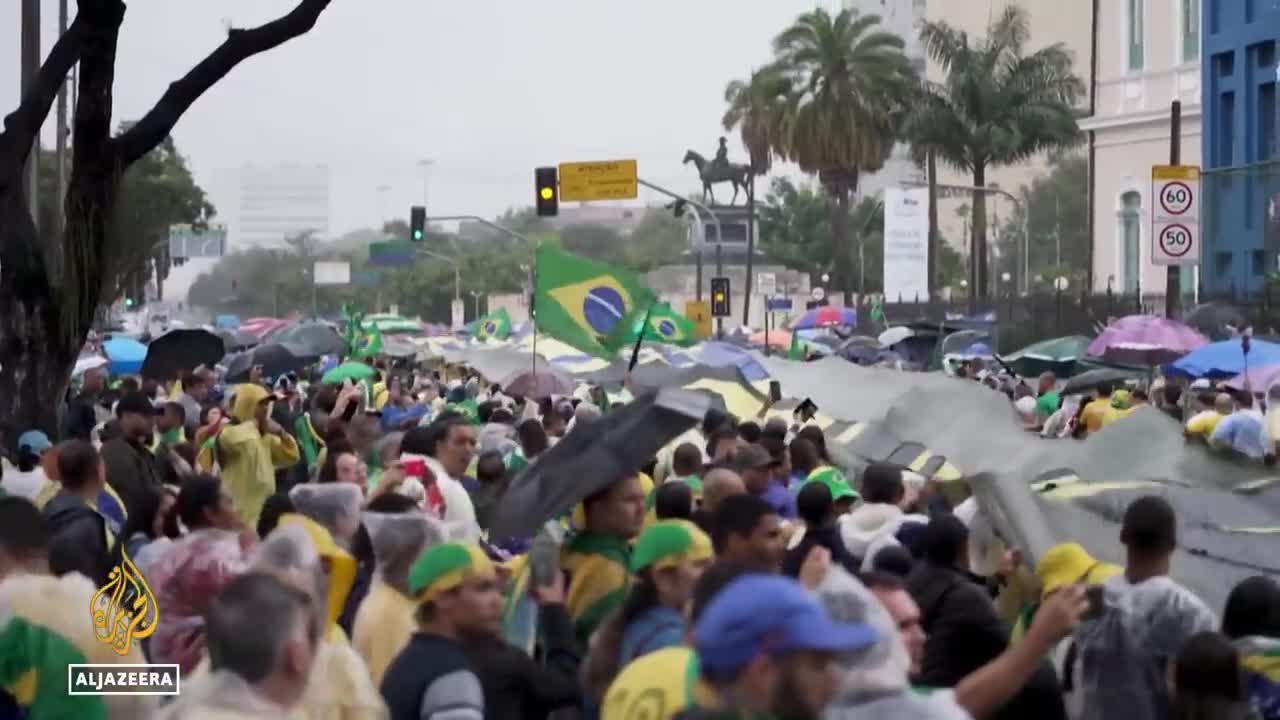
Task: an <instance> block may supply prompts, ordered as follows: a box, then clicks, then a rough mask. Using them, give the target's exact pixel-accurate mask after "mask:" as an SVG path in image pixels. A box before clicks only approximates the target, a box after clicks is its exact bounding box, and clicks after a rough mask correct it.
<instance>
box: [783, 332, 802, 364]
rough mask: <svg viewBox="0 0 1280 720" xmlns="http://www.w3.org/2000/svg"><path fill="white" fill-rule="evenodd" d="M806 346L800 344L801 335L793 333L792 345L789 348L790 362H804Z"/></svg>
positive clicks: (788, 357)
mask: <svg viewBox="0 0 1280 720" xmlns="http://www.w3.org/2000/svg"><path fill="white" fill-rule="evenodd" d="M804 357H805V352H804V345H802V344H801V343H800V333H798V332H792V333H791V344H790V345H788V346H787V359H788V360H804Z"/></svg>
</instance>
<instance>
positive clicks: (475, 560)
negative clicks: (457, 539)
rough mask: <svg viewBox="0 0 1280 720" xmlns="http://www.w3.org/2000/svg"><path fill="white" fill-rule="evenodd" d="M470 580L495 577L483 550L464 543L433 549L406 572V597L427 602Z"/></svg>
mask: <svg viewBox="0 0 1280 720" xmlns="http://www.w3.org/2000/svg"><path fill="white" fill-rule="evenodd" d="M473 577H497V571H496V570H495V569H494V567H493V562H492V561H490V560H489V557H488V556H487V555H485V554H484V551H483V550H481V549H480V548H479V547H476V546H475V545H468V544H464V543H443V544H441V545H433V546H431V547H429V548H427V549H426V550H425V551H423V553H422V554H421V555H419V556H418V559H417V560H415V561H414V562H413V566H412V567H410V568H409V593H410V594H411V595H413V597H414V598H415V599H417V600H418V601H419V602H426V601H428V600H430V599H432V598H434V597H435V596H436V595H439V594H440V593H442V592H447V591H449V590H452V589H454V588H456V587H458V586H459V585H461V584H462V583H464V582H466V581H467V580H468V579H470V578H473Z"/></svg>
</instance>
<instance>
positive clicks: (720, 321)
mask: <svg viewBox="0 0 1280 720" xmlns="http://www.w3.org/2000/svg"><path fill="white" fill-rule="evenodd" d="M636 184H637V185H643V186H644V187H647V188H649V189H650V190H652V191H654V192H657V193H661V194H663V195H666V196H667V197H669V198H671V199H673V200H682V201H684V202H686V203H688V204H689V205H692V206H693V207H695V208H697V209H699V210H701V211H702V212H704V213H706V214H707V215H710V216H711V224H712V225H714V226H715V228H716V277H722V276H723V275H724V263H723V259H722V258H721V254H720V246H721V243H722V241H723V240H724V237H723V236H722V235H721V234H720V217H719V216H718V215H716V214H715V212H713V211H712V210H711V208H709V207H707V206H706V205H703V204H702V203H700V202H698V201H697V200H691V199H689V198H687V197H682V196H681V195H678V194H676V193H675V192H672V191H671V190H668V189H667V188H664V187H662V186H660V185H654V184H653V183H651V182H649V181H648V180H645V179H643V178H636ZM699 240H701V238H699ZM699 244H701V243H699ZM698 257H699V259H701V257H702V250H701V248H699V250H698ZM699 265H701V263H699ZM701 297H702V278H698V298H699V299H701ZM716 335H718V336H720V337H723V336H724V318H716Z"/></svg>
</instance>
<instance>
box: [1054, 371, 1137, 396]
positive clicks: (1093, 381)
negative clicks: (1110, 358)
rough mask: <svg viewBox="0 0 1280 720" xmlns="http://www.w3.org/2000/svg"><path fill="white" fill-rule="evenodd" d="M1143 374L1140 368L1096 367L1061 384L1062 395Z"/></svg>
mask: <svg viewBox="0 0 1280 720" xmlns="http://www.w3.org/2000/svg"><path fill="white" fill-rule="evenodd" d="M1144 374H1145V372H1144V371H1142V370H1123V369H1120V368H1106V367H1104V368H1098V369H1096V370H1089V371H1087V372H1082V373H1080V374H1079V375H1076V376H1075V377H1073V378H1071V379H1070V380H1068V381H1067V384H1066V385H1063V386H1062V394H1063V395H1079V394H1081V393H1087V392H1093V391H1094V390H1096V389H1098V386H1099V385H1102V384H1104V383H1110V384H1112V385H1118V384H1120V383H1123V382H1125V381H1126V380H1131V379H1133V378H1139V377H1142V376H1143V375H1144Z"/></svg>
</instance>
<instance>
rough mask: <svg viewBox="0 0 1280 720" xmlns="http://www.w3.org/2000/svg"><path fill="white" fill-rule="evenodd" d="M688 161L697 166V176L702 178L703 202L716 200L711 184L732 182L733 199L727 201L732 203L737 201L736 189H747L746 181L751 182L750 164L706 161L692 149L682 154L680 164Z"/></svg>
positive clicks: (712, 202)
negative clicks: (682, 157)
mask: <svg viewBox="0 0 1280 720" xmlns="http://www.w3.org/2000/svg"><path fill="white" fill-rule="evenodd" d="M689 163H693V165H694V167H696V168H698V176H699V177H701V178H702V200H703V202H706V201H707V199H708V198H710V200H711V204H712V205H714V204H715V202H716V195H715V193H714V192H712V190H711V186H712V185H717V184H719V183H726V182H727V183H733V199H732V200H730V201H729V204H730V205H732V204H734V203H735V202H737V201H738V191H739V190H747V189H748V183H750V182H751V166H750V165H735V164H733V163H715V162H708V161H707V159H706V158H704V157H702V155H700V154H698V153H697V152H696V151H694V150H690V151H689V152H687V153H685V154H684V161H683V163H682V164H685V165H687V164H689Z"/></svg>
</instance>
